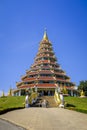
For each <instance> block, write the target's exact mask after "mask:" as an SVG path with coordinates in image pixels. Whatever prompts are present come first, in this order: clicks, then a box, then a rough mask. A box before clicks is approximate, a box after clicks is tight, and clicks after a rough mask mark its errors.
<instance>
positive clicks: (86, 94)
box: [78, 80, 87, 96]
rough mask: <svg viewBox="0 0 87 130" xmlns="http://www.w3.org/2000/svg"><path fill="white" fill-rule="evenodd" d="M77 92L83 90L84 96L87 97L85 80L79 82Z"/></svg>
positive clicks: (86, 82) (86, 81)
mask: <svg viewBox="0 0 87 130" xmlns="http://www.w3.org/2000/svg"><path fill="white" fill-rule="evenodd" d="M78 90H79V91H81V90H83V91H84V92H85V96H87V80H85V81H80V84H79V85H78Z"/></svg>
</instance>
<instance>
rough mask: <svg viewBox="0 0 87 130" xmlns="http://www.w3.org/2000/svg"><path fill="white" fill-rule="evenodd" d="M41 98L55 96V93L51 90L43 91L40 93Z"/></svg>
mask: <svg viewBox="0 0 87 130" xmlns="http://www.w3.org/2000/svg"><path fill="white" fill-rule="evenodd" d="M39 94H40V96H53V95H54V91H51V90H42V91H39Z"/></svg>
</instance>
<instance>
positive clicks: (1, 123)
mask: <svg viewBox="0 0 87 130" xmlns="http://www.w3.org/2000/svg"><path fill="white" fill-rule="evenodd" d="M0 130H25V129H24V128H21V127H19V126H16V125H14V124H12V123H10V122H8V121H5V120H1V119H0Z"/></svg>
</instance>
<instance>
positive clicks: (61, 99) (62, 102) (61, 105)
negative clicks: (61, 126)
mask: <svg viewBox="0 0 87 130" xmlns="http://www.w3.org/2000/svg"><path fill="white" fill-rule="evenodd" d="M60 101H61V103H60V105H59V107H60V108H64V97H63V93H62V92H60Z"/></svg>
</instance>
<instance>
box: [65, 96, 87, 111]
mask: <svg viewBox="0 0 87 130" xmlns="http://www.w3.org/2000/svg"><path fill="white" fill-rule="evenodd" d="M64 100H65V104H66V108H67V109H71V110H76V111H79V112H83V113H87V98H80V97H64Z"/></svg>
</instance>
